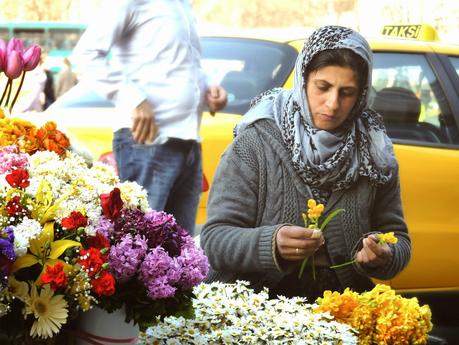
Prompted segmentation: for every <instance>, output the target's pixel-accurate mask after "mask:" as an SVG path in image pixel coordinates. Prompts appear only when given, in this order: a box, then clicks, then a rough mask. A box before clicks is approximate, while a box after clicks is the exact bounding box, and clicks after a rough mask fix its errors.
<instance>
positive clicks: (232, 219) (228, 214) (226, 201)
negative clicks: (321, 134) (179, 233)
mask: <svg viewBox="0 0 459 345" xmlns="http://www.w3.org/2000/svg"><path fill="white" fill-rule="evenodd" d="M244 134H245V133H243V134H241V136H243V135H244ZM240 140H241V137H240V136H238V137H237V138H236V139H235V142H234V143H233V145H231V146H230V147H229V148H228V149H227V151H226V152H225V153H224V155H223V156H222V157H221V160H220V164H219V166H218V168H217V171H216V173H215V175H214V179H213V182H212V187H211V191H210V195H209V201H208V205H207V222H206V224H205V225H204V227H203V229H202V231H201V247H202V248H203V249H204V251H205V253H206V255H207V256H208V258H209V262H210V264H211V266H212V267H213V268H214V269H215V270H221V271H233V272H255V271H256V272H262V271H270V270H276V271H278V268H277V266H276V264H275V260H274V257H273V252H274V250H275V248H273V236H274V234H275V231H276V229H277V228H278V227H279V225H266V226H261V227H256V219H257V212H261V211H260V210H259V209H258V205H257V203H258V188H259V186H258V176H257V172H256V171H255V169H252V168H251V167H249V166H248V165H247V163H246V162H245V161H244V158H243V157H241V156H240V155H239V154H238V152H237V149H236V147H237V145H239V144H240V142H238V141H240ZM247 151H248V152H250V151H251V150H250V149H249V150H247Z"/></svg>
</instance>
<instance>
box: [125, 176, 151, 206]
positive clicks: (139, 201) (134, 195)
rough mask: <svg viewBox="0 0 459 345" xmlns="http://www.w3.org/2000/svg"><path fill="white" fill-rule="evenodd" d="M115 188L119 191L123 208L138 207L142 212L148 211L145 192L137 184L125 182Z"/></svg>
mask: <svg viewBox="0 0 459 345" xmlns="http://www.w3.org/2000/svg"><path fill="white" fill-rule="evenodd" d="M117 187H118V188H119V189H120V192H121V199H122V200H123V201H124V203H125V207H140V208H141V209H142V210H144V211H146V210H147V209H148V199H147V191H146V190H145V189H144V188H143V187H142V186H140V185H139V184H138V183H136V182H129V181H126V182H123V183H120V184H118V185H117Z"/></svg>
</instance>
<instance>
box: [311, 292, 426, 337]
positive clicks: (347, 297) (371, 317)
mask: <svg viewBox="0 0 459 345" xmlns="http://www.w3.org/2000/svg"><path fill="white" fill-rule="evenodd" d="M317 303H318V307H317V308H316V309H315V310H316V311H317V312H321V313H324V312H328V313H330V314H331V315H333V317H334V318H335V320H337V321H339V322H343V323H345V324H348V325H350V326H352V327H353V328H354V329H355V330H357V331H358V337H359V344H362V345H366V344H368V345H408V344H410V345H419V344H426V343H427V342H428V333H429V332H430V331H431V330H432V322H431V317H432V314H431V311H430V308H429V306H428V305H423V306H420V305H419V302H418V300H417V299H416V298H404V297H402V296H401V295H398V294H396V293H395V291H394V290H392V289H391V288H390V287H389V286H387V285H384V284H378V285H376V286H375V287H374V288H373V290H371V291H368V292H364V293H361V294H359V293H356V292H354V291H351V290H350V289H346V290H345V291H344V292H343V293H341V294H340V293H338V292H331V291H326V292H325V293H324V296H323V297H322V298H318V299H317Z"/></svg>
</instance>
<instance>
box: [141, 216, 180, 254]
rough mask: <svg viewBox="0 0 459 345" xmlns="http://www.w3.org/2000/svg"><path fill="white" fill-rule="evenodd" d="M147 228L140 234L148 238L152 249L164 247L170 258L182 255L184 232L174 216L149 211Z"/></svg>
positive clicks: (146, 217)
mask: <svg viewBox="0 0 459 345" xmlns="http://www.w3.org/2000/svg"><path fill="white" fill-rule="evenodd" d="M145 219H146V221H147V226H146V227H145V228H143V229H140V232H141V233H142V234H143V235H145V237H146V238H148V245H149V247H150V248H154V247H156V246H161V247H163V248H164V249H165V250H166V251H167V252H168V253H169V255H170V256H172V257H174V256H178V255H180V249H181V247H182V244H183V240H182V236H181V234H182V231H183V230H181V228H180V226H179V225H178V224H177V222H176V220H175V218H174V216H173V215H171V214H168V213H166V212H164V211H154V210H152V211H149V212H147V213H145Z"/></svg>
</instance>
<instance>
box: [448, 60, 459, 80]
mask: <svg viewBox="0 0 459 345" xmlns="http://www.w3.org/2000/svg"><path fill="white" fill-rule="evenodd" d="M449 59H450V60H451V63H452V64H453V66H454V69H455V70H456V73H457V75H458V76H459V57H457V56H450V57H449Z"/></svg>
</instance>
